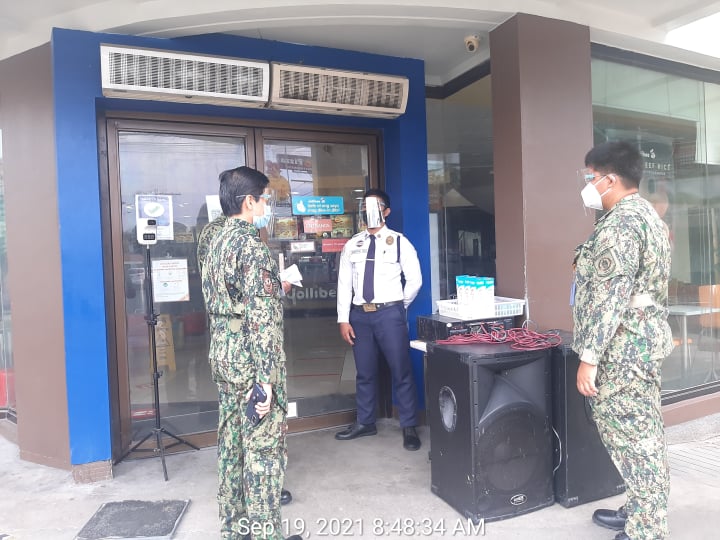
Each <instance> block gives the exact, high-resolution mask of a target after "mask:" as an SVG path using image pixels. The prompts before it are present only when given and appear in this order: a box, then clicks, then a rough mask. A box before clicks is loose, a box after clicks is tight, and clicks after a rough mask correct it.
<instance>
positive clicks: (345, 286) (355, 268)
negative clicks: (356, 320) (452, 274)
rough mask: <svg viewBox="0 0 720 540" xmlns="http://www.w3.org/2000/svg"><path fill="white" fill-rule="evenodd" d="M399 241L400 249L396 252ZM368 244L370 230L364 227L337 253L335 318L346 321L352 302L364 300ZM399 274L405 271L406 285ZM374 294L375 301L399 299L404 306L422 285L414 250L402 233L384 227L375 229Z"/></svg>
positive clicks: (360, 302) (340, 321) (411, 299)
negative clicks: (336, 316) (338, 256)
mask: <svg viewBox="0 0 720 540" xmlns="http://www.w3.org/2000/svg"><path fill="white" fill-rule="evenodd" d="M398 245H399V246H400V251H399V253H398ZM369 247H370V233H368V232H367V231H363V232H361V233H358V234H356V235H355V236H353V237H352V238H351V239H350V240H348V242H347V243H346V244H345V246H343V250H342V253H341V254H340V267H339V268H338V286H337V312H338V322H339V323H342V322H348V321H349V317H350V307H351V305H352V304H356V305H360V304H364V303H365V300H364V299H363V279H364V276H365V260H366V259H367V252H368V248H369ZM401 274H404V275H405V287H404V288H403V286H402V281H401V277H400V276H401ZM374 285H375V297H374V298H373V300H372V301H373V302H374V303H385V302H395V301H398V300H402V301H403V303H404V304H405V308H407V307H408V306H409V305H410V304H411V303H412V301H413V300H415V297H416V296H417V294H418V292H419V291H420V287H421V286H422V274H421V273H420V261H419V260H418V256H417V252H416V251H415V248H414V247H413V245H412V244H411V243H410V241H409V240H408V239H407V238H405V237H404V236H403V235H402V234H400V233H398V232H395V231H393V230H391V229H389V228H387V227H383V228H382V229H380V230H379V231H377V232H376V233H375V282H374Z"/></svg>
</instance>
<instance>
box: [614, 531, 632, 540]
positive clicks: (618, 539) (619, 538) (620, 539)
mask: <svg viewBox="0 0 720 540" xmlns="http://www.w3.org/2000/svg"><path fill="white" fill-rule="evenodd" d="M615 540H630V537H629V536H628V535H627V534H625V531H623V532H621V533H618V534H616V535H615Z"/></svg>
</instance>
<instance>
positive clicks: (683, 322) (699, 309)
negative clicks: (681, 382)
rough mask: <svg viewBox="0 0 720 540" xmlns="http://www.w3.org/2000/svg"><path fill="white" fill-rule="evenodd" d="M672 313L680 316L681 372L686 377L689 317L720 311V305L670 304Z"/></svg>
mask: <svg viewBox="0 0 720 540" xmlns="http://www.w3.org/2000/svg"><path fill="white" fill-rule="evenodd" d="M668 311H669V313H670V315H674V316H676V317H679V318H680V334H681V338H682V349H681V360H682V362H681V364H680V368H681V370H680V374H681V376H682V378H683V379H684V378H685V377H686V375H687V372H688V369H689V368H690V348H689V347H688V332H687V320H688V317H696V316H698V315H707V314H709V313H718V312H720V307H710V306H701V305H699V304H675V305H671V306H668Z"/></svg>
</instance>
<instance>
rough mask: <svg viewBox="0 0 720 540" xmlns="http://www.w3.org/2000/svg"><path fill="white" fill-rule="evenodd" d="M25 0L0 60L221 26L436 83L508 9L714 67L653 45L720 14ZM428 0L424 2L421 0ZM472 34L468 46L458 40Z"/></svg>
mask: <svg viewBox="0 0 720 540" xmlns="http://www.w3.org/2000/svg"><path fill="white" fill-rule="evenodd" d="M342 1H343V0H336V1H335V2H334V3H332V4H330V3H326V2H323V1H322V0H321V1H317V0H315V1H313V0H289V2H287V3H286V4H285V5H282V6H279V5H278V4H279V3H280V2H278V1H277V0H257V1H256V2H253V3H252V7H248V8H243V7H238V6H239V5H242V4H241V3H239V2H237V1H236V0H205V1H202V2H198V1H197V0H195V1H190V0H124V1H109V0H104V1H100V0H34V1H32V2H28V1H25V2H22V1H19V2H18V1H14V2H10V1H7V2H3V3H2V5H1V7H0V60H1V59H3V58H7V57H9V56H12V55H15V54H17V53H19V52H22V51H24V50H27V49H30V48H33V47H36V46H38V45H41V44H43V43H47V42H48V41H49V40H50V32H51V29H52V28H53V27H59V28H69V29H77V30H89V31H93V32H117V33H123V34H131V35H144V36H156V37H182V36H191V35H198V34H206V33H216V32H221V33H228V34H235V35H242V36H248V37H257V38H263V39H270V40H277V41H286V42H292V43H301V44H306V45H316V46H326V47H335V48H339V49H348V50H356V51H364V52H370V53H379V54H387V55H391V56H399V57H405V58H419V59H422V60H424V61H425V75H426V82H427V84H429V85H441V84H444V83H446V82H448V81H449V80H452V79H453V78H454V77H457V76H458V75H460V74H462V73H464V72H465V71H467V70H468V69H470V68H472V67H473V66H475V65H478V64H480V63H482V62H483V61H485V60H487V59H488V58H489V48H488V41H489V40H488V33H489V32H490V31H491V30H492V29H493V28H495V27H496V26H497V25H499V24H501V23H502V22H504V21H506V20H507V19H508V18H509V17H511V16H512V15H513V14H515V13H517V12H523V13H529V14H533V15H539V16H544V17H551V18H555V19H562V20H567V21H571V22H575V23H578V24H583V25H587V26H589V27H590V28H591V37H592V39H593V41H595V42H599V43H604V44H607V45H611V46H615V47H621V48H625V49H629V50H634V51H638V52H643V53H646V54H651V55H658V56H661V57H663V58H668V59H671V60H677V61H680V62H684V63H689V64H693V65H698V66H701V67H707V68H710V69H715V70H720V59H718V58H715V57H710V56H704V55H700V54H697V53H691V52H688V51H684V50H682V49H678V48H675V47H670V46H667V45H664V44H663V41H664V39H665V36H666V34H667V32H668V31H669V30H672V29H673V28H676V27H678V26H680V25H682V24H685V23H687V22H691V21H693V20H695V19H698V18H700V17H704V16H706V15H710V14H712V13H714V12H717V11H720V2H718V1H686V2H683V1H682V0H636V1H634V2H627V1H626V0H603V2H597V1H596V0H524V1H507V2H503V3H502V4H501V7H502V10H498V4H499V3H498V2H493V1H490V0H447V1H443V2H440V1H436V2H434V5H432V4H430V3H429V2H423V3H420V2H417V1H416V0H395V1H394V2H393V3H392V4H390V3H387V2H381V1H378V0H372V1H369V2H365V3H361V4H360V5H358V2H352V3H350V2H348V3H342ZM431 1H432V0H431ZM474 34H477V35H478V36H479V37H480V46H479V48H478V50H477V51H475V52H473V53H469V52H467V51H466V50H465V45H464V38H465V36H468V35H474Z"/></svg>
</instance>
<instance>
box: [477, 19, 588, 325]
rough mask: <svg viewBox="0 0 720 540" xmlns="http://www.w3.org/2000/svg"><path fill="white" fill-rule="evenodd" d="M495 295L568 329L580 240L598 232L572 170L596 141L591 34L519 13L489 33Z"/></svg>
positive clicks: (541, 320)
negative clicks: (574, 259) (516, 300)
mask: <svg viewBox="0 0 720 540" xmlns="http://www.w3.org/2000/svg"><path fill="white" fill-rule="evenodd" d="M490 59H491V70H492V71H491V72H492V96H493V107H492V113H493V137H494V162H495V167H494V168H495V235H496V242H497V258H496V267H497V284H496V290H497V293H496V294H499V295H503V296H510V297H515V298H523V297H526V296H527V300H528V303H527V309H526V314H528V315H529V317H530V318H531V319H532V320H533V321H534V322H535V323H537V324H538V325H539V327H540V329H541V330H547V329H550V328H561V329H564V330H572V313H571V311H570V307H569V305H568V304H569V299H570V285H571V282H572V269H571V264H572V257H573V250H574V248H575V246H577V245H578V244H580V243H581V242H583V241H584V240H585V239H586V238H587V236H588V235H589V234H590V232H591V231H592V229H593V216H592V215H590V213H588V215H585V212H584V210H583V206H582V202H581V199H580V189H581V187H582V186H581V185H579V184H578V182H577V181H576V172H577V170H578V169H579V168H581V167H582V166H583V159H584V157H585V153H586V152H587V151H588V150H589V149H590V148H591V147H592V143H593V138H592V96H591V85H590V31H589V29H588V27H586V26H580V25H577V24H574V23H568V22H564V21H558V20H553V19H546V18H543V17H536V16H533V15H525V14H518V15H516V16H514V17H513V18H511V19H510V20H508V21H507V22H505V23H503V24H502V25H500V26H499V27H498V28H496V29H495V30H493V31H492V32H491V33H490Z"/></svg>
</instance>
